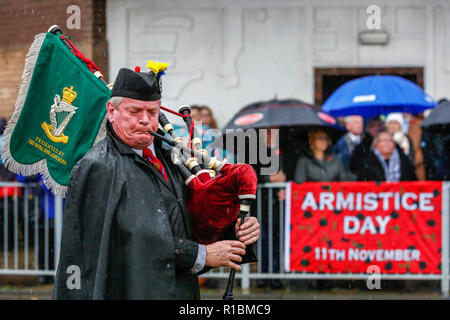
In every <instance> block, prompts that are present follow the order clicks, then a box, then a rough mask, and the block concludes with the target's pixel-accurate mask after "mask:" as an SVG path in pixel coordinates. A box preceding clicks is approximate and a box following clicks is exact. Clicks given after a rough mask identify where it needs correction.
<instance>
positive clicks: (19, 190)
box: [0, 182, 62, 276]
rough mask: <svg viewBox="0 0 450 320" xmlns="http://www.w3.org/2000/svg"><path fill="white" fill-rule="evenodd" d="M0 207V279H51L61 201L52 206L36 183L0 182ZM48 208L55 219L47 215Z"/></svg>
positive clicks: (57, 199) (57, 239)
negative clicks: (9, 277) (52, 212)
mask: <svg viewBox="0 0 450 320" xmlns="http://www.w3.org/2000/svg"><path fill="white" fill-rule="evenodd" d="M1 198H2V199H1ZM1 206H3V208H0V230H1V231H0V235H1V236H0V275H42V276H44V275H47V276H52V275H54V274H55V268H54V266H55V265H57V258H58V257H59V254H58V252H59V241H60V238H61V237H60V234H61V232H60V230H61V225H62V199H61V198H56V197H55V199H54V202H53V203H51V200H50V195H49V193H46V192H43V191H42V189H41V187H40V185H39V184H37V183H19V182H0V207H1ZM51 206H54V208H55V209H54V218H52V217H50V216H49V214H48V212H49V210H50V207H51Z"/></svg>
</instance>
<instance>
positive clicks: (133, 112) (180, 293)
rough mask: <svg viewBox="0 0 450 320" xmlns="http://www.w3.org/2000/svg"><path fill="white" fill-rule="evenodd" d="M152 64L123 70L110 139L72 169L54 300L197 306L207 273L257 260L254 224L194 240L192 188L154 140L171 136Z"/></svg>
mask: <svg viewBox="0 0 450 320" xmlns="http://www.w3.org/2000/svg"><path fill="white" fill-rule="evenodd" d="M153 67H154V68H153V71H150V72H139V70H136V71H132V70H129V69H121V70H120V71H119V73H118V76H117V78H116V80H115V83H114V87H113V88H112V92H111V99H110V100H109V102H108V103H107V106H106V107H107V117H108V121H107V123H106V129H107V135H106V138H105V139H103V140H102V141H100V142H98V143H97V144H96V145H94V147H92V148H91V149H90V150H89V152H88V153H86V155H85V156H84V157H83V158H82V159H81V160H80V161H78V162H77V164H76V165H75V166H74V168H73V170H72V173H71V177H70V181H69V185H68V189H67V200H66V207H65V212H64V223H63V230H62V240H61V250H60V252H61V255H60V259H59V265H58V270H57V275H56V280H55V287H54V293H53V296H54V298H55V299H199V298H200V291H199V285H198V276H197V275H198V274H199V273H201V272H204V271H207V270H209V269H208V267H220V266H229V267H231V268H232V269H235V270H240V269H241V267H240V265H239V264H240V263H243V262H245V261H255V256H254V255H255V253H254V251H253V250H248V249H249V248H250V247H249V245H251V244H252V243H255V242H256V241H257V240H258V238H259V235H260V227H259V223H258V221H257V219H256V218H254V217H248V218H246V219H245V222H244V223H243V224H240V220H239V219H238V221H237V222H236V223H235V224H233V225H231V229H232V230H231V231H233V232H228V234H229V235H231V236H229V239H230V240H219V241H215V242H213V243H208V244H200V243H199V242H197V241H195V240H194V236H193V226H192V222H191V217H190V212H189V210H188V201H189V197H190V195H189V192H190V191H189V190H188V188H187V186H186V185H187V184H189V183H187V182H186V177H183V176H182V174H181V173H180V171H179V170H177V168H176V166H175V164H174V162H173V161H172V157H173V152H172V151H173V150H172V149H171V148H169V146H168V145H166V144H165V143H162V141H161V140H160V139H155V138H154V136H153V135H151V134H150V133H149V131H150V132H159V133H160V134H161V135H162V134H163V132H162V131H161V130H159V129H158V115H159V113H160V106H161V75H162V74H163V71H164V69H165V67H166V65H165V64H158V63H157V64H156V66H155V65H154V66H153ZM155 68H156V69H155ZM189 181H190V180H189ZM244 207H245V206H244ZM217 214H221V213H217ZM234 231H236V232H238V236H239V239H237V238H236V237H235V232H234ZM77 273H78V274H77ZM77 276H79V277H78V278H77Z"/></svg>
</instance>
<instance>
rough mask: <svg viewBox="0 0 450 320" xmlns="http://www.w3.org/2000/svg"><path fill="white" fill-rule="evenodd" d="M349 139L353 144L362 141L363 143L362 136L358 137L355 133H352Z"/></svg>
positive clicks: (349, 134)
mask: <svg viewBox="0 0 450 320" xmlns="http://www.w3.org/2000/svg"><path fill="white" fill-rule="evenodd" d="M348 137H349V138H350V140H351V141H352V142H353V143H355V142H356V143H359V142H360V141H361V136H359V135H356V134H353V133H351V132H349V133H348Z"/></svg>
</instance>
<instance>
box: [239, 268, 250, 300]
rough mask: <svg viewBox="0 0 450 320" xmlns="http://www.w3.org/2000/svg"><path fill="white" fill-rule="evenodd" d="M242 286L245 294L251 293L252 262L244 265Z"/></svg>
mask: <svg viewBox="0 0 450 320" xmlns="http://www.w3.org/2000/svg"><path fill="white" fill-rule="evenodd" d="M241 288H242V293H243V294H249V293H250V264H248V263H246V264H244V265H242V271H241Z"/></svg>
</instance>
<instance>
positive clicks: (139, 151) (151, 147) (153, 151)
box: [132, 143, 156, 157]
mask: <svg viewBox="0 0 450 320" xmlns="http://www.w3.org/2000/svg"><path fill="white" fill-rule="evenodd" d="M147 148H148V149H150V150H152V153H153V154H154V155H156V152H155V145H154V144H153V143H152V144H151V145H149V146H148V147H147ZM132 149H133V148H132ZM133 151H134V152H136V153H137V154H138V155H140V156H141V157H142V152H143V151H142V149H133Z"/></svg>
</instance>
